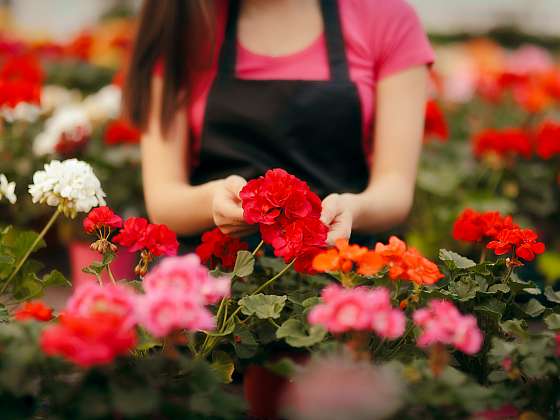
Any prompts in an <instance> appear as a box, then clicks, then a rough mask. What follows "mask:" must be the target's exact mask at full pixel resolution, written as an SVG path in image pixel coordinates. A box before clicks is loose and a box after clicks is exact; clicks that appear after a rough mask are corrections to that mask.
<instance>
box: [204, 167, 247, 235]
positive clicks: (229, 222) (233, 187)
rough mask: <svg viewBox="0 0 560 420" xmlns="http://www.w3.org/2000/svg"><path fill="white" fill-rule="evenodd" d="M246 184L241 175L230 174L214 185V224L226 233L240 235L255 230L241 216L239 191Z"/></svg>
mask: <svg viewBox="0 0 560 420" xmlns="http://www.w3.org/2000/svg"><path fill="white" fill-rule="evenodd" d="M246 184H247V181H245V180H244V179H243V178H242V177H240V176H238V175H231V176H229V177H227V178H226V179H224V180H223V181H221V182H220V183H219V185H218V186H217V187H216V190H215V192H214V198H213V201H212V217H213V219H214V223H215V224H216V226H217V227H218V228H219V229H220V230H221V231H222V232H223V233H225V234H226V235H230V236H233V237H241V236H246V235H249V234H251V233H253V232H256V230H257V228H256V226H255V225H249V224H247V223H246V222H245V219H244V218H243V208H242V207H241V198H240V197H239V193H240V192H241V189H242V188H243V187H244V186H245V185H246Z"/></svg>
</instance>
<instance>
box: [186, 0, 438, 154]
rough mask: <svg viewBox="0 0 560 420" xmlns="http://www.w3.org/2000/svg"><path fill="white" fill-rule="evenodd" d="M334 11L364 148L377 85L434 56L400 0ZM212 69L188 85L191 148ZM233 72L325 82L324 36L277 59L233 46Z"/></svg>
mask: <svg viewBox="0 0 560 420" xmlns="http://www.w3.org/2000/svg"><path fill="white" fill-rule="evenodd" d="M221 1H222V3H223V4H221V7H220V8H219V14H218V28H219V30H218V35H219V36H218V42H219V43H220V44H221V42H222V40H223V33H224V28H225V21H226V15H227V0H221ZM339 8H340V15H341V21H342V30H343V36H344V41H345V46H346V55H347V59H348V64H349V69H350V77H351V79H352V81H353V82H354V83H356V85H357V87H358V91H359V95H360V100H361V104H362V116H363V129H364V130H363V132H364V136H365V139H364V140H365V141H366V143H365V146H366V150H369V144H370V141H369V139H371V132H372V127H373V115H374V106H375V103H374V102H375V92H376V85H377V83H378V81H379V80H381V79H383V78H384V77H387V76H390V75H392V74H395V73H398V72H399V71H402V70H405V69H407V68H410V67H413V66H418V65H424V64H431V63H432V62H433V60H434V53H433V50H432V48H431V46H430V43H429V41H428V39H427V36H426V34H425V32H424V30H423V28H422V25H421V23H420V21H419V19H418V17H417V15H416V12H415V11H414V9H413V8H412V7H411V6H410V5H409V4H408V3H406V1H405V0H339ZM216 70H217V66H214V67H213V68H211V69H210V70H207V71H204V72H200V73H199V74H197V75H196V76H195V78H194V81H193V82H192V85H191V86H190V89H191V92H190V93H191V100H190V103H189V106H188V119H189V126H190V130H191V141H193V142H194V144H198V142H199V140H200V136H201V131H202V125H203V119H204V112H205V108H206V102H207V98H208V93H209V90H210V87H211V85H212V82H213V80H214V78H215V76H216ZM236 73H237V77H238V78H240V79H249V80H251V79H268V80H282V79H284V80H296V79H297V80H327V79H328V78H329V66H328V61H327V50H326V44H325V37H324V35H323V34H322V35H321V36H320V37H319V38H318V39H316V40H315V41H314V42H313V43H312V44H311V45H309V46H308V47H307V48H305V49H303V50H301V51H299V52H296V53H294V54H290V55H284V56H280V57H270V56H263V55H259V54H255V53H253V52H251V51H249V50H247V49H245V48H244V47H243V46H242V45H240V44H238V52H237V64H236ZM195 149H197V148H196V147H195Z"/></svg>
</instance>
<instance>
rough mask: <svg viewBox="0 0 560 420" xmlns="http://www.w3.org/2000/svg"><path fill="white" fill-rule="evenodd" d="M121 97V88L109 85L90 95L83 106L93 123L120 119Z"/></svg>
mask: <svg viewBox="0 0 560 420" xmlns="http://www.w3.org/2000/svg"><path fill="white" fill-rule="evenodd" d="M121 97H122V93H121V88H119V87H118V86H115V85H109V86H105V87H104V88H102V89H101V90H99V91H98V92H96V93H94V94H92V95H89V96H88V97H87V98H86V99H85V100H84V102H83V106H84V109H85V110H86V114H87V115H88V117H89V118H90V120H92V121H98V122H103V121H107V120H112V119H115V118H118V117H119V114H120V112H121Z"/></svg>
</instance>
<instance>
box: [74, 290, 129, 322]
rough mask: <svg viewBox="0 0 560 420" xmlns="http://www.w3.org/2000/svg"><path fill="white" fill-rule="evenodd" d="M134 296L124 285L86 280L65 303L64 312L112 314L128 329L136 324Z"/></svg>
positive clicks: (84, 315) (86, 314) (85, 314)
mask: <svg viewBox="0 0 560 420" xmlns="http://www.w3.org/2000/svg"><path fill="white" fill-rule="evenodd" d="M134 297H135V293H134V291H133V290H132V289H130V288H128V287H126V286H122V285H115V284H108V285H105V286H100V285H98V284H97V283H89V282H88V283H84V284H81V285H80V286H78V287H77V289H76V290H75V291H74V293H73V294H72V296H71V297H70V299H69V300H68V303H67V305H66V312H67V313H69V314H71V315H78V316H83V317H89V316H92V315H95V314H96V313H110V314H114V315H117V316H119V317H120V318H121V319H122V320H123V322H122V326H123V328H124V329H129V328H132V327H133V326H134V324H136V318H135V311H134Z"/></svg>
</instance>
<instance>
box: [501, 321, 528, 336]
mask: <svg viewBox="0 0 560 420" xmlns="http://www.w3.org/2000/svg"><path fill="white" fill-rule="evenodd" d="M500 328H501V329H502V330H503V331H504V332H505V333H507V334H511V335H514V336H517V337H526V336H527V332H526V331H525V329H526V328H527V323H526V322H525V321H524V320H522V319H510V320H508V321H504V322H500Z"/></svg>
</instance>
